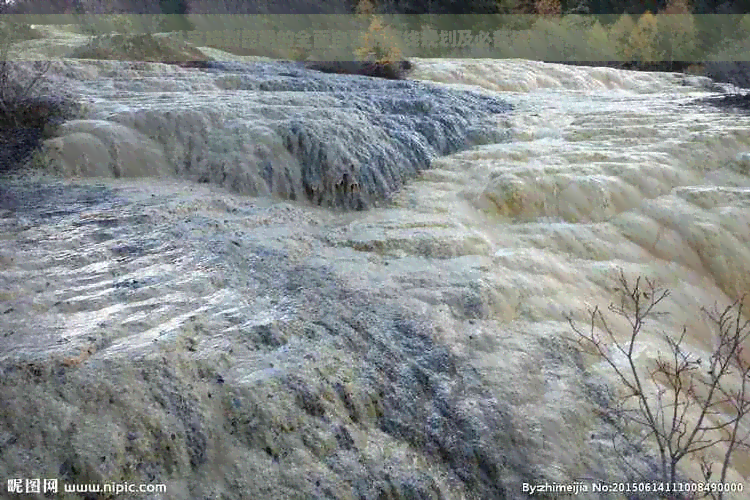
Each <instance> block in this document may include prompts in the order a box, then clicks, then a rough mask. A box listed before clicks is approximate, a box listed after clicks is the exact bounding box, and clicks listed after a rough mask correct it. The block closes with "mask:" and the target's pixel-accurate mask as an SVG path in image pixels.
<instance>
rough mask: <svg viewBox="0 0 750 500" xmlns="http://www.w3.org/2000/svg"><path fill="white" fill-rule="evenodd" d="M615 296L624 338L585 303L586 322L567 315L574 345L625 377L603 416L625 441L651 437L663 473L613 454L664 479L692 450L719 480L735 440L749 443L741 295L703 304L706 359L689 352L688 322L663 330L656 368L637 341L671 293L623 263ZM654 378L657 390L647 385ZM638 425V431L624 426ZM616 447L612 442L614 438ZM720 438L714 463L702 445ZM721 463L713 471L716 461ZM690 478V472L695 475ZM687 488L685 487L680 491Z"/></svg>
mask: <svg viewBox="0 0 750 500" xmlns="http://www.w3.org/2000/svg"><path fill="white" fill-rule="evenodd" d="M618 281H619V287H618V288H616V292H617V293H618V294H619V298H620V301H619V303H618V304H610V305H609V307H608V311H609V312H610V313H611V314H613V315H615V316H619V317H621V318H624V319H625V320H626V321H627V323H628V325H629V326H630V331H629V332H628V335H627V337H626V340H625V341H624V342H623V341H621V340H618V336H617V335H616V333H615V331H614V330H613V327H612V326H611V324H610V322H609V321H608V319H607V316H608V315H605V313H604V312H603V311H602V310H601V309H599V307H594V308H593V309H592V310H590V311H589V314H590V323H589V328H587V329H586V330H582V329H581V328H580V327H579V326H578V325H577V324H576V323H575V321H574V320H573V319H572V317H570V316H568V317H567V319H568V322H569V323H570V326H571V328H572V329H573V331H574V332H575V334H576V337H575V340H576V341H577V342H578V344H579V347H580V348H581V349H582V350H583V351H585V352H589V353H591V354H594V355H596V356H598V357H599V358H601V359H602V360H604V361H605V362H606V364H607V365H608V366H609V367H610V368H611V369H612V370H614V372H615V373H616V375H617V378H618V379H619V381H620V382H621V383H622V384H623V385H624V388H625V392H624V394H623V395H622V396H621V397H620V398H617V399H616V403H615V404H613V405H612V406H611V407H609V408H606V409H605V410H604V413H605V416H607V417H609V418H610V419H612V420H613V421H615V422H617V423H618V424H621V427H620V428H621V429H623V435H622V436H619V437H620V438H621V439H623V440H624V441H625V443H626V445H627V446H630V447H632V446H635V447H636V448H639V447H642V446H643V445H644V444H646V443H649V442H650V443H655V445H656V448H657V449H658V457H659V470H658V475H659V476H660V477H658V478H653V477H646V475H645V474H643V473H642V472H641V471H637V470H635V468H634V467H633V466H632V465H631V464H630V463H628V461H627V459H625V457H624V454H623V453H622V452H621V451H622V450H621V449H620V450H619V451H618V455H619V456H620V457H621V458H623V459H624V460H625V463H626V465H628V466H630V467H631V468H633V470H634V472H636V473H637V474H638V475H639V476H640V478H641V479H644V480H647V481H652V480H653V479H657V480H659V481H662V482H664V483H674V482H675V481H677V480H678V477H679V472H678V465H679V463H680V461H681V460H682V459H683V458H685V457H686V456H689V455H692V456H694V458H697V459H699V461H700V463H701V464H702V466H701V468H702V474H703V477H702V478H700V479H699V482H703V481H705V482H708V481H709V480H712V481H713V482H714V483H713V484H724V483H725V480H726V476H727V471H728V469H729V466H730V461H731V457H732V454H733V453H734V452H735V451H736V450H737V449H739V448H748V447H750V446H749V445H750V440H749V439H748V437H749V436H748V434H749V433H748V432H743V428H742V426H741V423H742V421H743V419H744V418H745V417H746V415H747V414H748V412H750V394H748V390H749V389H750V387H748V385H749V384H748V383H749V382H750V356H748V355H747V353H746V352H745V351H744V346H745V343H746V341H747V339H748V336H750V321H749V320H743V316H742V304H743V299H744V297H743V298H742V299H739V300H737V301H735V302H734V303H732V304H730V305H729V306H727V307H725V308H724V309H721V310H719V309H718V308H717V307H716V306H714V308H713V309H712V310H708V309H705V308H704V309H703V312H704V313H705V314H706V315H707V316H708V319H709V320H710V322H711V324H712V325H713V327H714V329H715V339H714V340H715V347H714V349H713V352H712V353H711V356H710V359H708V360H703V359H701V358H700V357H699V356H697V355H695V354H692V353H691V352H690V351H689V350H688V349H687V347H686V345H685V337H686V333H687V329H686V328H683V329H682V332H681V333H680V334H679V336H677V337H676V338H675V337H672V336H669V335H668V334H665V335H664V336H665V339H666V342H667V345H668V352H667V353H666V354H662V353H659V356H658V359H657V361H656V366H655V367H654V368H651V369H648V367H645V366H638V361H637V359H636V344H637V342H638V337H639V335H640V334H641V333H642V331H643V327H644V324H646V323H647V321H648V320H649V319H651V318H654V317H656V316H658V315H662V314H666V313H663V312H659V311H657V310H656V308H657V306H658V305H659V304H660V303H661V302H662V301H663V300H665V299H666V298H667V297H668V296H669V291H668V290H666V289H663V288H660V287H659V286H658V285H657V284H656V283H655V282H654V281H652V280H649V279H642V278H641V277H639V278H637V279H636V280H635V283H630V282H628V280H627V278H626V277H625V275H624V273H623V272H622V270H620V273H619V279H618ZM651 383H653V384H655V387H656V390H655V394H654V391H650V387H651ZM633 428H635V429H637V430H639V431H645V432H641V433H640V436H639V437H637V438H634V437H632V435H630V434H629V433H627V432H626V430H627V429H633ZM613 444H614V445H615V449H616V450H617V449H618V448H617V444H616V442H615V440H614V439H613ZM720 444H722V445H723V446H724V447H725V448H726V452H725V453H724V455H723V460H721V463H719V464H713V463H710V462H709V461H708V460H707V459H706V458H705V454H704V452H705V451H707V450H708V449H710V448H712V447H715V446H717V445H720ZM715 465H718V466H719V467H718V477H717V475H716V471H715V470H714V466H715ZM693 479H695V478H693ZM660 494H661V495H665V496H666V498H676V497H680V495H679V494H675V493H671V494H670V493H667V492H663V493H660ZM683 496H684V495H683ZM705 497H712V498H714V499H722V498H724V491H701V492H699V493H696V494H695V495H694V496H693V498H705Z"/></svg>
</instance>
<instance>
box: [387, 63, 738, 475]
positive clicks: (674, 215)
mask: <svg viewBox="0 0 750 500" xmlns="http://www.w3.org/2000/svg"><path fill="white" fill-rule="evenodd" d="M417 77H419V78H425V79H429V80H434V81H440V82H445V83H450V84H459V85H470V86H479V87H482V88H486V89H489V90H493V91H503V92H504V93H503V95H505V96H506V97H507V98H509V99H511V101H512V102H514V104H516V105H517V108H516V112H515V113H513V115H512V116H511V117H510V118H509V119H508V120H509V122H510V123H509V125H510V126H511V127H512V130H513V135H514V137H513V140H512V141H511V142H509V143H505V144H495V145H487V146H484V147H478V148H474V149H472V150H471V151H466V152H463V153H459V154H456V155H453V156H451V157H449V158H444V159H441V160H439V161H437V162H436V165H435V166H434V168H433V169H431V170H430V171H428V172H426V173H425V174H424V175H423V176H422V177H421V178H420V180H419V181H418V182H416V183H413V184H411V185H409V186H407V187H406V189H405V190H404V191H403V193H402V195H401V198H400V204H401V205H402V206H412V207H419V208H418V210H419V211H420V212H429V213H439V214H451V219H452V221H454V222H455V223H460V224H461V225H463V227H465V228H466V230H470V231H476V232H478V233H481V234H482V236H483V238H485V239H486V241H487V242H489V244H490V246H491V248H492V252H493V254H492V255H493V266H492V268H490V269H488V272H487V274H488V277H489V278H488V279H490V280H491V281H492V282H493V283H495V284H497V285H498V286H499V287H501V290H502V292H501V294H503V295H505V296H513V297H518V306H517V307H516V308H515V310H514V311H513V312H512V313H510V312H509V313H508V316H507V317H504V318H502V320H503V322H507V323H510V324H517V325H518V326H516V327H514V329H522V327H521V326H520V325H532V324H544V323H547V322H555V323H557V322H560V321H561V315H562V314H563V313H564V312H565V311H576V312H577V313H578V314H577V315H576V317H577V318H578V320H580V321H585V315H584V314H582V313H583V312H585V307H586V306H593V305H599V306H600V307H602V308H606V306H607V305H608V304H609V303H610V302H611V301H613V300H615V298H616V295H615V294H614V293H613V286H615V284H614V282H613V281H612V279H611V278H612V276H613V273H612V271H614V270H615V268H617V267H621V268H623V269H624V270H625V272H626V275H627V276H628V277H630V278H634V277H636V276H638V275H643V276H647V277H649V278H652V279H656V280H658V281H659V282H660V283H662V284H663V285H664V286H665V287H668V288H669V289H670V290H671V293H672V295H671V297H670V298H669V299H667V301H666V302H664V303H663V304H664V308H663V310H666V311H669V312H670V313H671V315H670V316H668V317H663V318H659V319H658V320H654V321H652V322H651V324H650V328H649V329H648V330H647V331H645V332H644V334H643V335H642V336H641V337H640V343H639V346H638V348H637V352H638V354H637V357H638V359H639V361H640V362H642V363H644V366H653V362H654V360H655V359H656V356H657V353H658V351H659V350H661V351H662V352H667V349H666V345H665V344H664V342H663V340H662V339H661V337H660V336H659V331H667V332H673V333H675V334H677V333H679V331H680V328H681V326H682V325H687V326H688V342H689V343H690V345H691V347H692V348H694V349H696V351H697V352H699V353H701V355H702V357H703V359H707V358H708V351H706V349H708V348H710V347H711V346H713V343H712V342H713V335H712V331H713V330H712V329H711V328H710V326H709V325H708V323H707V322H706V319H705V316H704V315H703V314H702V313H701V312H700V308H701V306H707V307H711V306H712V305H713V304H714V303H715V302H716V301H718V303H719V304H720V305H721V306H724V305H727V304H728V303H730V302H731V301H732V300H733V299H734V298H736V297H738V296H739V295H741V294H743V293H748V292H750V176H749V175H748V174H749V173H750V169H748V164H747V163H746V160H745V159H744V158H743V157H742V156H740V153H742V152H743V151H747V150H748V149H749V148H750V117H748V116H741V115H737V114H730V113H726V112H721V111H718V110H716V109H711V108H708V107H704V106H692V105H687V106H685V105H684V104H687V103H689V102H690V101H692V100H693V99H695V98H698V97H702V96H704V95H706V93H705V91H704V90H703V86H704V85H705V83H706V81H705V80H704V79H700V78H692V79H685V78H684V77H683V76H682V75H676V74H663V73H661V74H660V73H637V72H627V71H618V70H613V69H609V68H583V67H570V66H562V65H550V64H543V63H537V62H530V61H492V62H485V61H427V60H422V61H419V64H418V74H417ZM505 92H507V93H505ZM618 326H619V328H620V331H621V332H622V334H623V339H624V338H625V335H627V333H628V329H627V328H626V326H627V325H623V324H621V323H620V324H619V325H618ZM552 329H554V328H552ZM507 363H508V361H505V360H502V359H498V358H497V357H495V358H492V359H488V360H487V365H485V369H486V370H488V371H492V370H493V369H495V368H494V366H496V367H497V369H500V370H502V369H504V367H505V366H506V365H507ZM598 368H600V369H601V370H602V372H603V373H609V372H608V371H607V369H606V368H605V367H604V366H602V365H601V364H600V365H599V366H598ZM748 429H750V422H746V423H745V426H744V428H743V430H744V431H745V432H747V430H748ZM720 450H721V449H720V448H717V449H716V450H714V451H716V452H717V454H716V455H715V456H714V458H718V457H719V456H720V454H721V451H720ZM733 465H734V467H735V470H734V472H733V477H734V479H735V480H740V479H742V478H744V480H745V481H746V480H747V479H748V476H749V475H750V462H749V461H748V455H746V454H745V453H741V452H738V453H737V454H736V455H735V459H734V461H733ZM689 469H690V472H691V473H692V474H693V476H692V477H700V476H699V474H698V470H699V469H697V468H696V464H695V463H691V464H690V467H689Z"/></svg>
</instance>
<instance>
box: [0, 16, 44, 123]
mask: <svg viewBox="0 0 750 500" xmlns="http://www.w3.org/2000/svg"><path fill="white" fill-rule="evenodd" d="M19 31H20V26H19V25H18V24H17V23H14V22H12V21H8V20H5V19H3V20H0V120H1V123H0V126H3V127H4V128H9V127H12V128H17V127H19V126H20V125H21V124H22V119H23V118H24V117H26V116H28V114H29V113H28V108H29V106H31V105H32V102H31V101H32V98H33V97H34V91H35V88H36V87H37V85H38V84H39V82H40V81H41V79H42V78H43V77H44V75H45V74H46V73H47V71H49V68H50V64H51V61H49V60H48V61H34V62H33V64H32V65H31V66H32V67H31V74H30V75H27V76H26V77H24V75H23V72H22V71H20V69H21V64H22V63H21V62H19V61H13V60H11V58H10V56H11V49H12V47H13V44H14V43H15V42H17V41H18V36H17V34H18V33H19Z"/></svg>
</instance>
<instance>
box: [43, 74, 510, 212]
mask: <svg viewBox="0 0 750 500" xmlns="http://www.w3.org/2000/svg"><path fill="white" fill-rule="evenodd" d="M114 64H117V63H114ZM119 64H124V63H119ZM201 67H202V69H201V70H197V69H190V70H183V69H177V68H174V69H173V73H172V74H170V77H169V83H168V85H169V87H167V84H165V83H164V81H163V80H162V79H159V78H158V76H157V75H155V74H153V73H149V72H148V71H143V72H142V73H141V78H138V79H132V80H130V81H127V80H122V79H114V80H109V81H108V79H107V78H102V79H100V81H99V82H98V84H97V87H93V86H91V85H89V86H87V87H86V88H87V92H89V93H90V94H91V98H93V99H95V100H97V101H98V102H97V104H96V105H95V106H94V109H95V111H94V113H93V115H92V117H91V118H92V120H88V121H86V120H80V121H72V122H70V123H68V124H66V125H65V126H64V127H63V130H62V133H61V137H59V138H57V139H55V140H54V141H53V142H52V144H51V145H53V146H54V147H53V148H51V149H53V150H54V151H56V152H57V156H56V157H55V160H56V161H55V162H53V167H52V168H53V169H59V170H62V171H63V172H71V171H73V172H78V173H83V174H84V175H110V176H114V177H132V176H141V175H153V176H162V175H170V176H172V175H176V176H178V177H182V178H187V179H190V180H193V181H196V182H201V183H210V184H216V185H220V186H222V187H226V188H228V189H230V190H231V191H234V192H237V193H242V194H249V195H268V194H272V195H276V196H279V197H282V198H286V199H291V200H306V201H309V202H312V203H314V204H317V205H322V206H326V207H333V208H342V209H355V210H362V209H366V208H368V207H370V206H373V205H374V204H377V203H379V202H382V201H384V200H387V199H389V198H390V197H391V196H392V195H393V194H394V193H395V192H397V191H398V190H399V189H400V188H401V186H402V185H403V184H404V182H405V181H407V180H408V179H411V178H414V177H415V176H416V175H417V174H418V173H419V172H420V171H423V170H425V169H427V168H429V167H430V163H431V161H432V159H433V158H435V157H436V156H439V155H445V154H450V153H453V152H456V151H458V150H461V149H464V148H466V147H467V146H469V145H471V144H472V143H473V140H474V139H475V135H476V134H475V133H476V131H477V130H478V129H491V130H494V129H496V128H497V126H496V125H493V124H491V119H492V117H493V116H494V115H497V114H502V113H506V112H508V111H509V110H510V105H508V104H506V103H505V102H503V101H502V100H500V99H498V98H495V97H489V96H487V95H484V94H479V93H471V92H461V91H457V90H453V89H447V88H444V87H439V86H436V85H428V84H424V83H418V82H413V81H384V80H382V79H375V78H368V77H363V76H341V75H330V74H325V73H321V72H318V71H313V70H308V69H305V68H303V67H302V66H301V65H299V64H292V63H287V64H285V63H253V64H247V63H237V62H224V63H222V62H206V63H204V64H201ZM115 74H116V73H115ZM112 87H114V88H116V89H117V90H116V91H115V92H112V91H111V90H109V89H111V88H112ZM167 90H168V91H169V95H168V96H165V98H162V99H153V98H152V96H154V95H155V93H157V92H163V91H167ZM122 126H125V127H127V128H128V129H131V130H132V131H133V132H132V134H136V135H139V134H140V135H142V136H145V138H147V139H144V140H146V141H149V144H150V146H149V150H150V151H157V152H155V153H154V154H153V155H151V156H149V158H150V160H149V162H150V163H151V164H153V165H154V167H153V170H154V171H153V173H151V174H149V173H148V165H147V164H144V160H143V159H142V158H139V159H137V160H134V159H131V160H129V159H128V158H127V157H125V156H122V155H119V156H118V153H117V151H115V150H116V149H117V147H118V142H120V143H121V141H122V140H123V139H122V137H123V134H124V133H125V132H124V131H123V130H120V129H119V128H118V127H122ZM82 134H89V135H92V136H93V137H91V139H90V140H88V139H87V136H86V135H82ZM95 140H97V141H100V142H101V143H103V144H104V145H105V146H104V148H105V150H102V151H98V152H97V151H92V148H93V146H92V144H93V143H94V141H95ZM141 142H143V141H141ZM121 149H122V148H121ZM84 150H85V151H87V154H89V155H90V156H92V157H93V156H95V157H98V158H110V160H109V164H110V173H109V174H107V173H106V172H102V170H101V168H97V169H92V170H86V169H85V168H83V167H81V165H80V163H81V162H80V158H81V155H82V151H84ZM158 150H161V151H163V154H161V153H158ZM131 156H132V155H131ZM132 158H135V157H134V156H132ZM133 162H135V163H133ZM105 163H106V162H105ZM156 165H160V166H158V167H157V166H156ZM162 165H166V167H163V166H162ZM165 169H166V171H165Z"/></svg>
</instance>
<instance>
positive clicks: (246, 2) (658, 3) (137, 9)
mask: <svg viewBox="0 0 750 500" xmlns="http://www.w3.org/2000/svg"><path fill="white" fill-rule="evenodd" d="M356 4H357V0H11V1H10V2H9V3H8V4H7V5H6V6H5V7H6V8H5V9H4V10H5V11H6V13H10V14H75V13H91V14H105V13H128V14H187V13H193V14H225V13H231V14H282V13H290V14H292V13H297V14H353V13H354V12H355V9H356ZM375 4H376V8H377V10H378V12H379V13H381V14H544V13H545V12H548V9H549V8H550V5H551V6H552V8H553V9H557V10H558V11H559V12H560V13H562V14H570V13H576V14H618V15H619V14H630V15H641V14H643V13H645V12H647V11H649V12H651V13H656V12H663V11H664V10H665V9H666V8H667V4H668V0H376V1H375ZM690 11H691V13H693V14H743V13H750V0H693V2H692V5H691V7H690Z"/></svg>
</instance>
